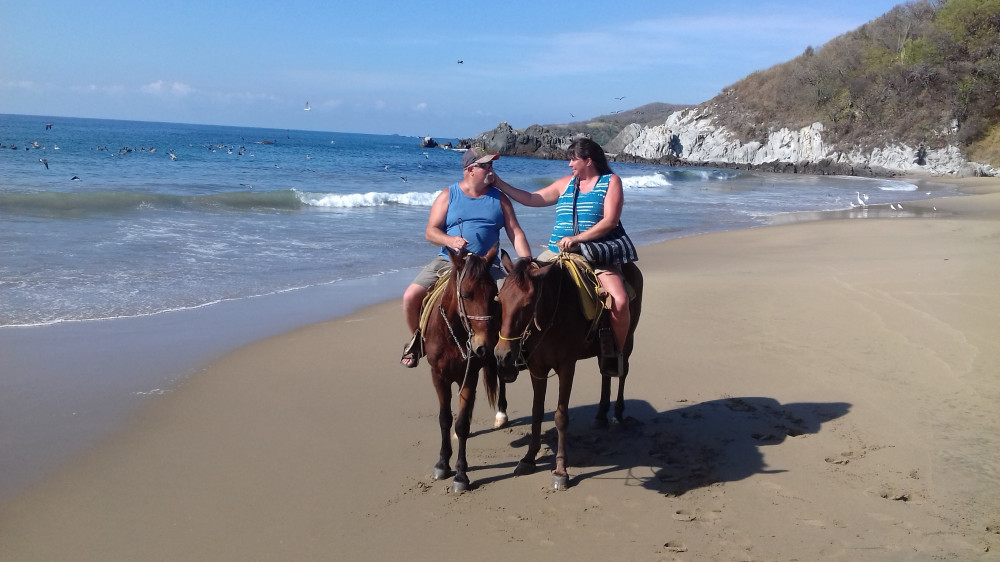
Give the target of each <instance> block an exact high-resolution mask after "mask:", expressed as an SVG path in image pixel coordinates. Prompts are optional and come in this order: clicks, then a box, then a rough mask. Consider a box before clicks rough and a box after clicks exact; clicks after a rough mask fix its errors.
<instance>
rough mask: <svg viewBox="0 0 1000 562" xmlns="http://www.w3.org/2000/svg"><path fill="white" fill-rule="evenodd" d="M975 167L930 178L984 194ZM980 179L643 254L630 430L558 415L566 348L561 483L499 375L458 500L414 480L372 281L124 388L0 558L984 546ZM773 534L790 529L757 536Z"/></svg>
mask: <svg viewBox="0 0 1000 562" xmlns="http://www.w3.org/2000/svg"><path fill="white" fill-rule="evenodd" d="M977 180H980V178H975V179H974V180H973V181H963V180H959V181H954V180H950V179H949V181H948V183H954V184H958V185H960V187H961V190H962V191H963V193H970V192H973V193H993V194H996V193H997V192H998V191H1000V189H998V187H1000V184H998V180H996V179H993V178H981V180H982V181H977ZM917 181H919V180H917ZM998 197H1000V196H998V195H987V196H985V198H984V197H951V198H945V199H935V200H928V201H921V202H919V203H918V202H915V203H913V205H914V206H926V207H934V206H937V207H939V208H940V209H941V211H940V215H939V216H936V217H934V218H931V219H922V218H916V219H910V218H907V219H906V220H900V221H881V220H880V221H861V222H860V223H859V222H858V221H849V222H848V221H837V220H823V221H810V222H803V223H796V224H786V225H778V226H770V227H766V228H753V229H744V230H739V231H725V232H718V233H712V234H704V235H698V236H692V237H687V238H679V239H674V240H670V241H667V242H663V243H659V244H655V245H652V246H644V247H643V249H642V250H640V252H641V258H642V260H643V262H642V263H641V264H640V265H641V266H643V271H644V273H645V274H646V284H647V295H649V296H648V297H647V299H649V304H647V305H646V306H644V312H643V320H642V322H641V324H640V331H639V337H641V338H642V340H641V341H642V343H641V344H637V350H639V351H638V352H637V355H636V356H635V359H634V365H633V373H634V374H633V375H631V376H630V377H629V387H628V389H627V391H626V397H627V398H628V401H629V405H628V409H627V411H626V415H629V416H632V420H633V421H632V422H630V423H629V424H625V427H624V428H618V429H617V430H616V433H614V434H612V435H614V437H612V438H609V437H608V436H605V435H603V434H599V433H592V432H590V431H589V430H587V429H585V428H586V422H587V419H588V418H589V416H590V415H592V413H593V408H592V405H593V402H594V401H595V400H596V394H595V392H596V388H595V387H594V386H593V383H589V381H592V380H593V379H594V376H595V373H596V368H595V367H594V366H592V365H583V364H581V366H580V367H579V369H578V376H577V378H578V380H579V381H581V382H580V383H579V384H578V390H575V391H574V400H572V401H571V409H572V412H571V413H572V420H573V421H571V427H572V428H573V433H574V442H573V445H572V447H573V448H574V452H573V453H571V454H572V455H573V457H572V459H571V474H573V475H574V476H575V478H574V480H573V481H572V483H571V488H570V490H569V491H568V492H565V493H558V494H556V493H552V492H550V491H547V490H546V487H547V484H546V482H547V474H546V472H547V471H546V470H545V468H544V467H546V466H547V463H548V462H550V461H547V460H546V452H545V451H546V449H544V448H543V454H542V457H541V458H540V461H541V463H540V467H539V472H538V473H536V474H534V475H531V476H528V477H520V478H512V477H510V475H509V473H510V471H511V470H512V466H513V464H512V463H513V462H514V461H516V459H517V457H518V456H519V455H520V454H521V453H522V452H523V435H524V434H525V432H526V431H527V427H526V425H525V423H526V416H527V410H528V404H529V403H530V397H529V395H530V388H529V387H530V385H528V384H527V383H525V382H524V381H523V380H519V381H518V382H517V383H515V385H513V386H512V387H511V389H510V393H511V405H512V407H511V419H512V420H514V425H513V427H512V428H509V429H507V430H502V431H490V430H488V429H486V428H488V427H489V426H490V425H491V418H492V413H491V412H490V411H489V408H488V406H486V405H485V403H481V404H480V405H478V406H477V408H476V414H475V419H474V421H473V431H474V433H475V434H476V436H475V437H474V438H473V439H472V440H471V441H470V462H472V463H473V465H474V466H473V472H472V473H471V474H470V476H471V477H472V478H473V480H474V484H475V487H474V489H473V491H472V492H471V493H466V494H461V495H458V496H453V495H451V494H448V493H446V492H442V488H446V487H447V486H446V484H445V483H443V482H434V481H432V480H430V479H429V477H428V474H429V469H430V466H431V464H433V463H432V460H433V457H434V456H435V455H436V443H435V441H436V439H435V434H436V429H435V427H436V422H435V421H434V420H435V419H436V408H435V406H434V400H433V391H432V390H431V389H430V385H429V384H428V382H427V380H426V371H427V367H426V365H424V364H421V366H420V367H418V368H417V369H414V370H405V369H402V368H401V367H399V366H398V365H397V364H396V362H397V359H398V353H397V347H398V345H397V344H399V345H401V342H402V341H404V340H405V335H406V334H404V333H403V332H404V329H403V327H402V322H401V321H399V318H398V316H399V310H398V309H399V302H398V299H393V300H390V301H388V302H378V303H375V304H372V305H370V306H366V307H364V308H362V309H360V310H356V311H355V312H353V313H351V314H348V315H346V316H343V317H338V318H334V319H330V320H327V321H323V322H320V323H318V324H311V325H308V326H305V327H299V328H295V329H292V330H291V331H282V332H280V333H279V334H278V335H275V336H273V337H267V338H265V339H263V340H260V341H257V342H255V343H252V344H250V345H247V346H243V347H240V349H238V350H236V351H234V352H231V353H227V354H225V355H224V356H223V357H220V358H217V359H215V360H213V361H212V362H211V363H209V364H208V365H207V366H206V367H204V368H199V369H198V370H197V371H198V372H197V374H196V375H195V376H189V377H186V378H185V379H184V380H183V381H181V382H180V383H179V384H178V385H177V387H176V388H175V389H173V390H170V391H168V392H165V393H164V395H162V396H160V395H157V396H154V397H152V399H150V400H146V401H144V402H145V403H144V404H143V407H142V408H141V409H140V411H134V412H132V413H130V414H129V421H128V422H127V423H124V422H122V425H120V426H118V427H117V428H116V430H115V431H114V432H113V435H112V436H111V437H109V438H107V439H103V440H102V442H101V443H100V444H97V445H94V446H88V447H87V448H86V450H85V451H84V452H83V454H82V455H79V456H78V457H76V458H74V459H73V460H72V461H70V462H69V463H68V464H65V465H63V466H61V467H59V468H57V469H56V470H55V471H54V473H53V474H51V475H49V476H46V477H45V478H44V479H42V480H41V482H39V483H37V484H36V485H33V486H30V487H29V488H27V489H21V490H19V491H18V492H17V493H15V494H13V495H12V497H11V498H10V500H9V501H3V500H0V528H3V529H5V533H4V534H5V537H4V541H2V544H0V555H4V554H5V553H9V554H10V555H12V557H13V559H19V558H18V555H21V558H39V557H40V558H50V559H64V558H66V557H67V556H69V555H70V553H74V558H77V559H100V558H101V555H107V554H108V553H115V554H118V555H120V556H112V557H113V558H115V557H118V558H133V559H134V558H136V557H139V558H141V557H143V556H142V555H143V554H145V555H147V556H148V555H149V553H151V552H157V553H161V554H162V555H164V556H170V555H168V554H166V553H173V556H170V557H173V558H184V557H191V556H194V557H201V558H205V557H209V558H214V559H246V558H248V557H256V558H260V559H296V558H297V559H302V558H316V557H320V558H322V557H325V558H330V557H337V556H343V557H353V558H358V557H362V558H375V557H378V558H398V557H401V556H403V555H407V556H409V557H410V558H412V559H430V558H431V557H432V556H431V553H432V552H437V554H441V552H442V551H440V550H437V551H435V548H436V547H437V546H438V541H435V540H434V539H433V531H432V530H431V529H432V528H437V527H436V526H433V527H432V526H431V524H432V523H433V522H440V523H444V524H446V526H445V527H441V528H440V529H438V530H441V529H456V528H459V527H460V526H461V525H462V524H463V522H464V524H465V525H467V526H471V527H472V528H480V529H483V530H486V531H488V532H486V533H482V534H479V535H476V536H465V537H464V538H458V539H456V540H455V541H453V542H454V543H455V544H453V545H451V546H450V547H446V548H445V550H444V552H453V553H455V554H457V553H458V552H460V551H468V549H470V548H471V549H473V550H479V549H483V548H485V549H488V550H489V551H492V549H497V548H506V549H508V554H510V555H529V554H530V553H532V552H535V553H536V554H537V550H538V549H539V548H541V549H546V548H559V549H560V550H559V551H558V552H561V553H563V554H567V553H571V552H577V556H569V555H568V554H567V556H569V557H578V556H587V555H595V556H596V555H599V554H604V553H607V554H609V555H610V554H611V553H613V552H618V554H619V556H620V555H622V553H624V554H625V557H626V558H631V559H649V558H654V559H669V557H671V556H674V555H676V553H679V552H684V551H686V552H687V553H688V554H687V556H688V557H690V558H692V559H706V560H707V559H712V558H718V557H722V558H728V559H733V557H734V556H735V557H739V556H743V557H749V558H757V559H760V558H764V559H790V558H795V557H798V558H800V559H815V558H817V557H829V558H837V557H838V556H840V557H849V555H848V554H844V553H845V552H847V553H849V552H852V551H853V552H855V553H856V549H858V548H865V549H874V550H869V552H872V553H874V554H873V555H874V556H875V558H874V559H895V558H896V557H898V556H900V555H902V556H903V557H907V554H908V555H909V556H914V555H917V556H918V557H919V556H931V555H933V554H942V555H956V554H957V555H958V556H959V557H962V558H969V557H971V556H972V555H973V554H974V553H978V554H983V553H984V550H983V548H988V547H989V546H991V545H992V546H993V552H995V551H996V549H997V548H1000V539H996V538H995V536H996V535H995V533H991V532H989V531H987V529H991V528H992V529H994V530H995V529H996V528H997V525H1000V521H998V520H996V517H995V513H994V514H992V515H993V516H992V518H991V514H990V512H989V511H988V510H987V508H988V507H989V505H994V506H995V505H996V503H993V504H990V502H991V501H993V500H997V501H1000V498H997V497H996V496H997V494H998V492H996V489H997V488H998V487H1000V486H998V485H1000V476H998V475H997V474H996V473H995V468H990V466H991V463H992V466H994V467H995V466H997V463H996V462H994V461H997V460H1000V459H998V458H997V455H998V453H997V447H996V445H998V444H1000V437H998V435H997V432H996V429H995V427H996V425H995V424H994V425H991V422H994V421H1000V420H996V418H997V414H994V413H990V411H988V410H982V411H981V410H980V408H981V407H982V406H983V405H984V404H990V403H992V404H994V405H995V399H996V398H997V390H996V379H995V376H996V375H995V373H996V372H1000V371H998V370H997V369H995V367H998V366H1000V358H998V356H997V355H998V353H997V347H996V346H997V344H996V343H995V342H996V338H995V337H994V336H996V335H1000V334H998V333H997V328H996V326H997V325H998V324H997V323H995V322H993V320H994V318H992V317H991V316H990V315H991V314H992V315H993V316H995V315H996V313H997V312H996V311H997V310H998V308H997V302H998V301H997V297H996V296H994V294H993V291H992V289H991V287H990V285H991V281H992V279H994V278H995V276H993V275H992V274H993V273H994V272H996V271H997V269H998V264H995V263H993V261H995V260H993V261H991V260H990V255H986V254H983V250H984V249H986V250H988V249H989V248H991V247H992V248H993V250H994V253H993V255H995V246H990V245H989V239H990V238H989V236H990V234H991V233H993V235H994V236H995V233H996V232H997V226H996V225H997V223H998V221H1000V203H998V200H997V198H998ZM980 219H984V220H980ZM994 239H995V238H994ZM862 244H863V245H862ZM942 264H943V266H942ZM928 268H930V269H928ZM948 268H958V269H948ZM406 281H408V278H407V279H406ZM651 287H655V288H656V290H655V291H650V290H649V289H650V288H651ZM950 287H951V288H950ZM976 306H982V307H984V309H985V310H986V312H985V313H984V312H982V311H970V309H973V308H975V307H976ZM976 314H980V315H983V314H985V315H986V316H985V318H981V317H977V316H976ZM977 318H980V319H978V320H977ZM390 326H391V328H389V327H390ZM202 335H205V334H202ZM396 340H399V341H398V342H397V341H396ZM640 345H641V347H640ZM372 348H375V351H374V353H373V354H372V355H371V356H370V357H365V356H364V354H362V353H358V351H363V350H367V349H372ZM664 357H667V358H670V359H669V360H668V361H666V362H665V361H664V360H663V359H664ZM141 359H142V357H138V358H137V359H136V361H137V364H136V365H134V366H133V367H134V368H138V369H142V368H145V367H142V366H141V363H138V362H139V361H141ZM421 373H422V374H421ZM661 373H662V375H661ZM989 377H994V378H992V379H991V378H989ZM522 378H523V377H522ZM584 381H588V382H584ZM550 386H551V385H550ZM553 392H554V391H552V390H550V396H549V400H548V402H550V403H551V401H552V396H551V395H552V393H553ZM410 397H414V398H413V399H411V398H410ZM373 414H375V415H374V416H373ZM732 416H742V417H739V418H738V419H737V418H732ZM693 420H694V421H693ZM697 420H701V421H697ZM737 422H738V423H737ZM550 427H551V420H550V419H549V420H548V421H546V425H545V427H544V428H543V429H547V428H550ZM776 427H777V428H778V429H775V428H776ZM744 428H750V429H752V430H753V434H754V435H756V436H754V435H750V436H747V435H744V434H743V429H744ZM776 431H777V433H775V432H776ZM977 431H978V432H979V433H978V435H977ZM689 432H690V433H689ZM983 432H986V433H985V435H984V434H983ZM688 435H690V437H688ZM734 443H735V445H734ZM991 447H992V448H991ZM345 453H346V454H345ZM649 455H653V456H652V457H650V456H649ZM658 455H663V456H662V458H661V457H660V456H658ZM549 458H550V457H549ZM669 459H673V460H672V461H671V460H669ZM608 462H611V463H612V464H611V465H608V464H607V463H608ZM817 478H819V480H818V481H817ZM984 486H985V487H984ZM678 489H679V490H680V491H679V492H678V491H677V490H678ZM320 491H322V492H320ZM904 497H905V499H904ZM664 498H666V499H664ZM844 498H850V501H846V502H845V501H844ZM984 504H985V507H984ZM775 506H777V507H775ZM150 508H152V509H150ZM960 512H961V513H964V514H965V515H963V516H959V515H958V514H959V513H960ZM753 513H768V514H773V517H771V516H769V517H763V518H756V517H752V514H753ZM545 514H548V515H545ZM873 514H877V515H878V516H875V515H873ZM741 516H742V517H741ZM748 516H750V519H749V520H748V519H746V518H747V517H748ZM757 519H760V520H757ZM791 528H794V529H795V530H796V531H797V535H796V536H797V538H796V539H795V540H789V539H786V540H784V541H778V542H777V543H776V542H775V541H774V539H773V538H771V539H768V536H773V535H775V534H781V533H782V531H781V530H782V529H784V530H785V531H787V530H788V529H791ZM627 537H628V538H627ZM570 539H572V544H570V543H569V542H568V541H570ZM607 539H610V540H607ZM935 542H936V543H937V545H936V546H935V544H933V543H935ZM74 548H75V549H77V550H73V549H74ZM681 548H683V549H684V550H683V551H682V550H679V549H681ZM567 549H568V550H567ZM574 549H576V550H574ZM623 549H624V550H623ZM852 549H853V550H852ZM894 549H895V550H894ZM551 552H553V553H554V552H556V551H555V550H552V551H551ZM737 553H742V554H737ZM838 553H839V554H838ZM0 557H3V556H0ZM104 558H105V559H106V556H104ZM844 559H847V558H844Z"/></svg>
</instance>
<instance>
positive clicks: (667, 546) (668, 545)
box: [663, 541, 688, 552]
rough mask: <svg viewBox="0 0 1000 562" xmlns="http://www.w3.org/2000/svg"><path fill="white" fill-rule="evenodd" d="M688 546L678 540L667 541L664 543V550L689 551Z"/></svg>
mask: <svg viewBox="0 0 1000 562" xmlns="http://www.w3.org/2000/svg"><path fill="white" fill-rule="evenodd" d="M687 549H688V547H686V546H684V544H683V543H681V542H678V541H667V542H665V543H663V550H665V551H667V552H687Z"/></svg>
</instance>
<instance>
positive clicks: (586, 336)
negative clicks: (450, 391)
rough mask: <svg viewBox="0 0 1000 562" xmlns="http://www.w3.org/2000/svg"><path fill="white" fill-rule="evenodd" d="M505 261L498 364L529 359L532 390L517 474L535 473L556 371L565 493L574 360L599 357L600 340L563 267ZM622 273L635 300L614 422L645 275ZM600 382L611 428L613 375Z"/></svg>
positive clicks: (557, 472)
mask: <svg viewBox="0 0 1000 562" xmlns="http://www.w3.org/2000/svg"><path fill="white" fill-rule="evenodd" d="M503 263H504V267H506V268H507V270H508V272H509V274H508V276H507V278H506V279H505V280H504V284H503V287H502V288H501V289H500V292H499V297H498V298H499V300H500V306H501V310H502V313H501V318H502V320H501V321H500V341H499V342H498V343H497V345H496V357H497V362H498V364H499V368H500V370H501V371H505V372H509V371H510V369H513V368H516V367H515V365H516V364H517V363H518V362H519V360H525V361H526V362H527V366H528V372H529V373H530V374H531V385H532V390H533V391H534V399H533V401H532V407H531V441H530V443H529V445H528V451H527V453H525V455H524V457H523V458H522V459H521V460H520V461H519V462H518V463H517V468H515V470H514V474H516V475H521V474H531V473H532V472H534V471H535V457H536V456H537V455H538V451H539V449H540V448H541V430H542V417H543V415H544V414H545V390H546V387H547V386H548V374H549V372H550V371H553V370H554V371H555V373H556V376H557V377H558V378H559V398H558V401H557V404H556V411H555V425H556V431H557V433H558V436H559V442H558V447H557V450H556V466H555V469H554V470H553V471H552V485H553V487H555V488H556V489H565V488H566V486H567V485H568V482H569V476H568V474H567V472H566V464H567V461H566V429H567V427H568V426H569V397H570V392H571V391H572V389H573V376H574V374H575V372H576V362H577V360H579V359H586V358H588V357H594V356H596V355H597V354H598V351H599V341H598V338H597V337H596V336H595V335H593V334H591V327H592V322H591V321H590V320H588V319H587V318H586V317H585V315H584V312H583V307H582V305H581V303H580V297H579V291H578V290H577V287H576V284H575V282H574V281H573V279H572V278H571V276H570V274H569V272H568V271H567V269H566V267H565V266H563V265H562V264H561V263H559V262H554V263H550V264H545V265H541V264H539V263H537V262H534V261H531V260H518V262H517V263H516V264H512V263H511V261H510V258H508V257H507V256H504V260H503ZM622 273H623V274H624V276H625V281H626V282H627V283H628V284H629V285H630V286H631V287H632V288H633V290H634V291H635V295H636V296H635V298H634V299H633V300H632V301H631V302H630V304H629V310H630V314H631V324H630V326H629V331H628V337H627V339H626V341H625V349H624V350H623V351H624V355H625V365H624V367H625V368H624V372H622V373H621V376H620V377H619V378H620V380H619V383H618V399H617V401H616V402H615V419H617V420H618V421H622V415H623V413H624V411H625V397H624V395H625V377H626V376H627V375H628V358H629V356H630V355H631V353H632V347H633V345H634V341H635V328H636V325H637V324H638V323H639V314H640V312H641V309H642V272H641V271H639V268H638V267H636V265H635V264H625V265H623V266H622ZM601 379H602V380H601V401H600V405H599V407H598V412H597V418H596V422H597V423H598V424H599V425H600V424H603V425H607V415H608V410H609V408H610V404H609V403H610V396H611V377H606V376H605V377H601Z"/></svg>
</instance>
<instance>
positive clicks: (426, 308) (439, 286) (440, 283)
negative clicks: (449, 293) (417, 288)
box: [417, 273, 451, 334]
mask: <svg viewBox="0 0 1000 562" xmlns="http://www.w3.org/2000/svg"><path fill="white" fill-rule="evenodd" d="M450 279H451V275H449V273H445V274H444V275H442V276H441V277H438V280H437V281H436V282H435V283H434V285H432V286H431V289H430V290H429V291H427V296H425V297H424V302H423V303H421V304H420V322H419V324H417V326H418V327H419V328H420V333H421V334H426V333H427V319H428V318H430V316H431V310H434V303H436V302H437V301H438V300H440V299H441V295H442V294H444V288H445V287H447V286H448V281H449V280H450Z"/></svg>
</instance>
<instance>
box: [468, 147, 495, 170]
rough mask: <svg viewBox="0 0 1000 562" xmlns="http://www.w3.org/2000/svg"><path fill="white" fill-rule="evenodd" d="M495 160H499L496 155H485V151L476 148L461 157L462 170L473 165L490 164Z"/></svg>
mask: <svg viewBox="0 0 1000 562" xmlns="http://www.w3.org/2000/svg"><path fill="white" fill-rule="evenodd" d="M497 158H500V156H499V155H498V154H487V152H486V151H485V150H483V149H481V148H478V147H476V148H470V149H469V150H466V151H465V154H463V155H462V168H463V169H465V168H468V167H469V166H472V165H475V164H485V163H487V162H492V161H494V160H496V159H497Z"/></svg>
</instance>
